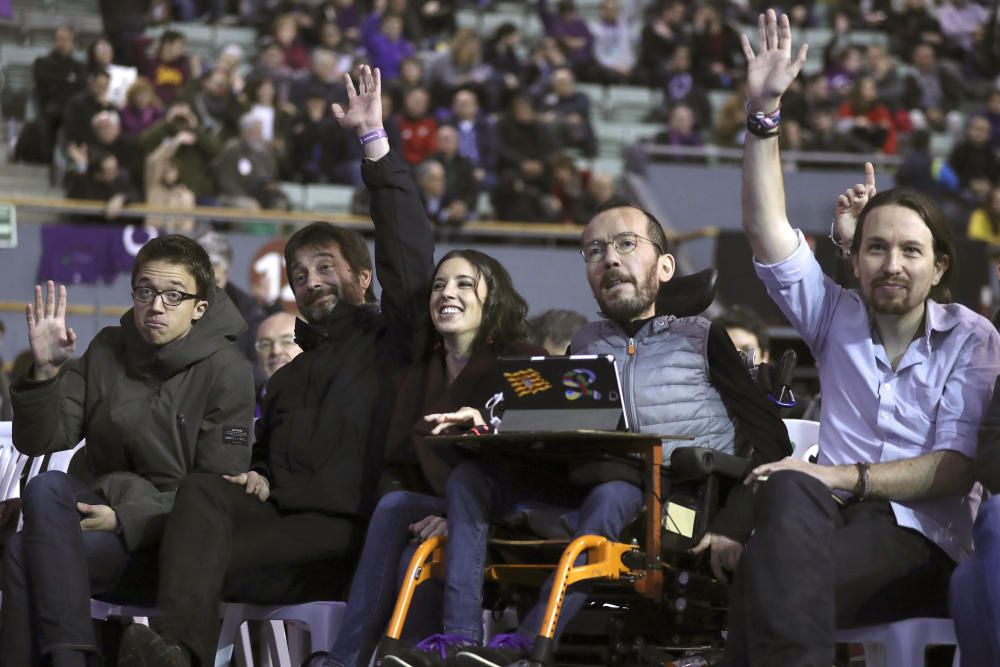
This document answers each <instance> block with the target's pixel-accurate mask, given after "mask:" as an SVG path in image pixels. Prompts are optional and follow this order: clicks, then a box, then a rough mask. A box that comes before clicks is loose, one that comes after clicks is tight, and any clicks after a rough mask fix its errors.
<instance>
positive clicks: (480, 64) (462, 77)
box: [425, 28, 494, 108]
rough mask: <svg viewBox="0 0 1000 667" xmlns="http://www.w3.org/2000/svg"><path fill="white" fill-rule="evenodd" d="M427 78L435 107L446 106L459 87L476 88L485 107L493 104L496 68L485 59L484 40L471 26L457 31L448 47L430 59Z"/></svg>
mask: <svg viewBox="0 0 1000 667" xmlns="http://www.w3.org/2000/svg"><path fill="white" fill-rule="evenodd" d="M425 79H426V83H427V88H428V90H429V91H430V94H431V100H432V103H433V106H434V107H435V108H437V107H445V106H447V105H448V103H449V102H450V101H451V100H452V98H453V96H454V94H455V92H456V91H457V90H459V89H460V88H468V89H472V90H475V91H476V93H477V94H478V95H479V98H480V99H482V100H484V101H486V104H485V106H487V107H490V106H492V105H490V104H489V102H488V100H490V99H491V97H492V96H493V86H492V83H493V81H494V73H493V67H491V66H490V64H489V63H487V62H485V61H484V60H483V47H482V42H480V41H479V35H477V34H476V32H475V31H474V30H472V29H470V28H462V29H461V30H459V31H458V32H456V33H455V36H454V37H452V38H451V41H450V42H449V45H448V49H447V50H445V51H444V52H442V53H440V54H438V55H437V56H435V57H433V58H432V59H431V61H430V63H429V64H428V66H427V73H426V75H425Z"/></svg>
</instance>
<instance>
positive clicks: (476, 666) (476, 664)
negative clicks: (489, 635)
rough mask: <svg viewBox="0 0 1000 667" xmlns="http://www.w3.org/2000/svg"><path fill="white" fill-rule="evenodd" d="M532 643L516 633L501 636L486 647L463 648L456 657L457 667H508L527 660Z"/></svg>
mask: <svg viewBox="0 0 1000 667" xmlns="http://www.w3.org/2000/svg"><path fill="white" fill-rule="evenodd" d="M530 650H531V641H530V640H529V639H527V638H525V637H522V636H521V635H519V634H517V633H516V632H511V633H503V634H499V635H497V636H496V637H494V638H493V639H492V641H490V643H489V644H487V645H486V646H470V647H468V648H463V649H462V650H460V651H459V652H458V654H457V655H456V656H455V665H456V666H457V667H507V666H508V665H511V664H513V663H515V662H517V661H518V660H525V659H527V657H528V652H529V651H530Z"/></svg>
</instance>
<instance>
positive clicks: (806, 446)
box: [781, 419, 819, 461]
mask: <svg viewBox="0 0 1000 667" xmlns="http://www.w3.org/2000/svg"><path fill="white" fill-rule="evenodd" d="M781 421H783V422H785V428H786V429H788V439H789V440H791V441H792V445H793V446H794V447H795V449H794V450H793V451H792V458H796V459H800V460H802V461H807V460H809V456H810V455H811V453H812V452H811V451H810V450H811V449H812V448H813V447H814V446H815V447H816V449H817V450H818V449H819V422H814V421H809V420H808V419H782V420H781Z"/></svg>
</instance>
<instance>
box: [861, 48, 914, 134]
mask: <svg viewBox="0 0 1000 667" xmlns="http://www.w3.org/2000/svg"><path fill="white" fill-rule="evenodd" d="M865 55H866V58H865V60H866V66H865V72H866V73H867V74H868V75H869V76H871V77H872V78H873V79H875V87H876V88H877V90H878V99H879V101H880V102H881V103H882V104H884V105H885V106H886V107H887V108H888V109H889V111H891V112H892V113H893V117H894V119H896V123H897V124H899V120H898V115H897V114H898V112H900V110H901V109H902V107H903V93H904V90H905V82H904V80H903V76H902V74H900V71H899V69H900V68H899V63H897V62H896V59H895V58H893V57H892V56H891V55H889V52H888V51H887V50H886V48H885V47H884V46H882V45H881V44H872V45H871V46H869V47H868V50H867V51H866V52H865Z"/></svg>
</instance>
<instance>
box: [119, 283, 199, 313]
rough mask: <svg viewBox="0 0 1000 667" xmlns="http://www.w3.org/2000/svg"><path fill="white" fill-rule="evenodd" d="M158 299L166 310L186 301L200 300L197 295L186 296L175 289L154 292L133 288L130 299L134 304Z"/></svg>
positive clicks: (148, 289) (147, 288) (151, 289)
mask: <svg viewBox="0 0 1000 667" xmlns="http://www.w3.org/2000/svg"><path fill="white" fill-rule="evenodd" d="M156 297H160V298H161V299H162V300H163V305H164V306H166V307H167V308H176V307H177V306H179V305H181V303H183V302H184V301H187V300H188V299H200V298H201V297H200V296H198V295H197V294H188V293H187V292H182V291H180V290H176V289H165V290H155V289H153V288H152V287H133V288H132V299H133V300H135V302H136V303H152V302H153V301H155V300H156Z"/></svg>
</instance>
